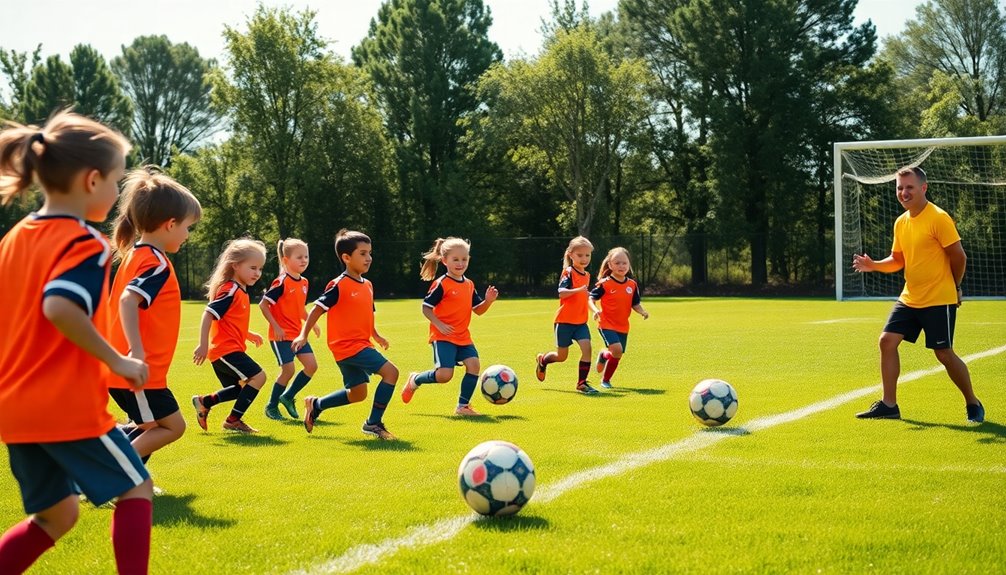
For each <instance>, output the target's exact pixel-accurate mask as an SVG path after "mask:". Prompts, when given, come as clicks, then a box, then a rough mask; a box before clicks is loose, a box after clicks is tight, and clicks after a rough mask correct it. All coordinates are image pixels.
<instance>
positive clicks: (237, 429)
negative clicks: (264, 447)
mask: <svg viewBox="0 0 1006 575" xmlns="http://www.w3.org/2000/svg"><path fill="white" fill-rule="evenodd" d="M223 428H224V431H233V432H234V433H258V430H257V429H255V428H254V427H252V426H250V425H248V424H247V423H245V422H244V421H241V420H240V419H235V420H234V421H229V420H225V421H224V424H223Z"/></svg>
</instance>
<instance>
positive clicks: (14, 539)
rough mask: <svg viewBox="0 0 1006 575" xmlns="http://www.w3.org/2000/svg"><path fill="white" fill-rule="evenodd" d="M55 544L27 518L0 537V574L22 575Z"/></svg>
mask: <svg viewBox="0 0 1006 575" xmlns="http://www.w3.org/2000/svg"><path fill="white" fill-rule="evenodd" d="M55 544H56V542H55V541H53V540H52V538H51V537H49V534H48V533H46V532H45V530H44V529H42V528H41V527H39V526H38V525H36V524H35V522H34V521H32V520H31V518H30V517H29V518H28V519H25V520H24V521H22V522H21V523H18V524H17V525H15V526H13V527H11V528H10V529H8V530H7V532H6V533H4V534H3V537H0V573H4V574H7V573H13V574H15V575H16V574H19V573H24V572H25V571H27V570H28V568H29V567H31V564H32V563H34V562H35V560H36V559H38V558H39V556H40V555H42V554H43V553H45V552H46V551H47V550H48V549H49V548H50V547H52V546H53V545H55Z"/></svg>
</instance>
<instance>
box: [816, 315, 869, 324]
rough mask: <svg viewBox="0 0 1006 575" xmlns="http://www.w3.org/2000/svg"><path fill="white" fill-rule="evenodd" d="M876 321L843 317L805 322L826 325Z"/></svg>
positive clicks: (866, 318)
mask: <svg viewBox="0 0 1006 575" xmlns="http://www.w3.org/2000/svg"><path fill="white" fill-rule="evenodd" d="M875 321H878V320H877V318H875V317H843V318H839V319H822V320H818V321H805V322H803V323H805V324H808V325H827V324H832V323H866V322H871V323H872V322H875Z"/></svg>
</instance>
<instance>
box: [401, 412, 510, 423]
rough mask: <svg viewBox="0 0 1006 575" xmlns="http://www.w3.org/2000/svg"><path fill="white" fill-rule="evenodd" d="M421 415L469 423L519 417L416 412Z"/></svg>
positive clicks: (492, 421) (491, 421) (494, 421)
mask: <svg viewBox="0 0 1006 575" xmlns="http://www.w3.org/2000/svg"><path fill="white" fill-rule="evenodd" d="M414 415H418V416H419V417H436V418H437V419H446V420H447V421H461V422H467V423H496V420H497V419H500V418H503V417H507V418H510V417H517V416H499V415H497V416H495V417H494V416H492V415H489V414H486V413H480V414H478V415H464V416H461V415H444V414H440V413H416V414H414Z"/></svg>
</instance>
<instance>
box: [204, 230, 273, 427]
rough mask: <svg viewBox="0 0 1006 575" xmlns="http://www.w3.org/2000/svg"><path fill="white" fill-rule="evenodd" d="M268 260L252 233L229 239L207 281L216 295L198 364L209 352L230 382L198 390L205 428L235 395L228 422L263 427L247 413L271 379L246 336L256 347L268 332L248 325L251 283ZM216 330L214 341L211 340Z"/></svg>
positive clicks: (208, 311)
mask: <svg viewBox="0 0 1006 575" xmlns="http://www.w3.org/2000/svg"><path fill="white" fill-rule="evenodd" d="M264 265H265V244H263V243H262V242H260V241H258V240H252V239H247V238H245V239H240V240H233V241H230V242H228V243H227V246H226V247H225V248H224V251H223V253H222V254H220V258H219V259H218V260H217V267H216V269H215V270H214V271H213V275H212V276H211V277H210V281H208V282H206V288H207V290H206V295H207V296H208V297H210V298H212V301H210V304H209V305H208V306H206V311H204V312H203V323H202V325H201V326H200V328H199V347H197V348H196V350H195V352H194V353H193V356H192V358H193V361H194V362H195V364H196V365H202V364H203V361H205V360H206V359H207V358H209V360H210V362H211V363H212V364H213V371H214V372H215V373H216V374H217V379H219V380H220V383H222V384H223V385H224V387H223V389H220V390H218V391H217V392H216V393H211V394H209V395H193V396H192V405H193V407H195V408H196V422H197V423H198V424H199V427H201V428H203V430H204V431H205V430H206V418H207V417H208V416H209V414H210V409H211V408H212V407H213V406H214V405H217V404H218V403H223V402H225V401H233V402H234V408H233V409H231V414H230V415H228V416H227V419H226V420H225V421H224V424H223V428H224V429H225V430H227V431H235V432H237V433H258V430H257V429H255V428H253V427H251V426H249V425H248V424H247V423H245V422H244V421H243V420H242V419H241V417H242V416H243V415H244V413H245V411H247V410H248V408H249V407H250V406H251V404H252V402H253V401H255V396H257V395H258V390H259V389H262V384H264V383H265V372H264V371H262V368H261V367H259V364H257V363H255V360H253V359H252V358H250V357H248V354H246V353H245V350H246V349H247V346H246V345H245V340H247V341H250V342H252V343H253V344H255V347H258V346H260V345H262V336H261V335H259V334H257V333H255V332H253V331H249V330H248V319H249V318H248V316H249V302H248V286H251V285H252V284H254V283H255V282H257V281H258V279H259V278H260V277H262V267H263V266H264ZM211 328H212V329H211ZM211 332H212V342H209V339H210V335H211ZM208 342H209V343H208ZM207 351H208V353H207ZM242 384H243V385H242Z"/></svg>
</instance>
